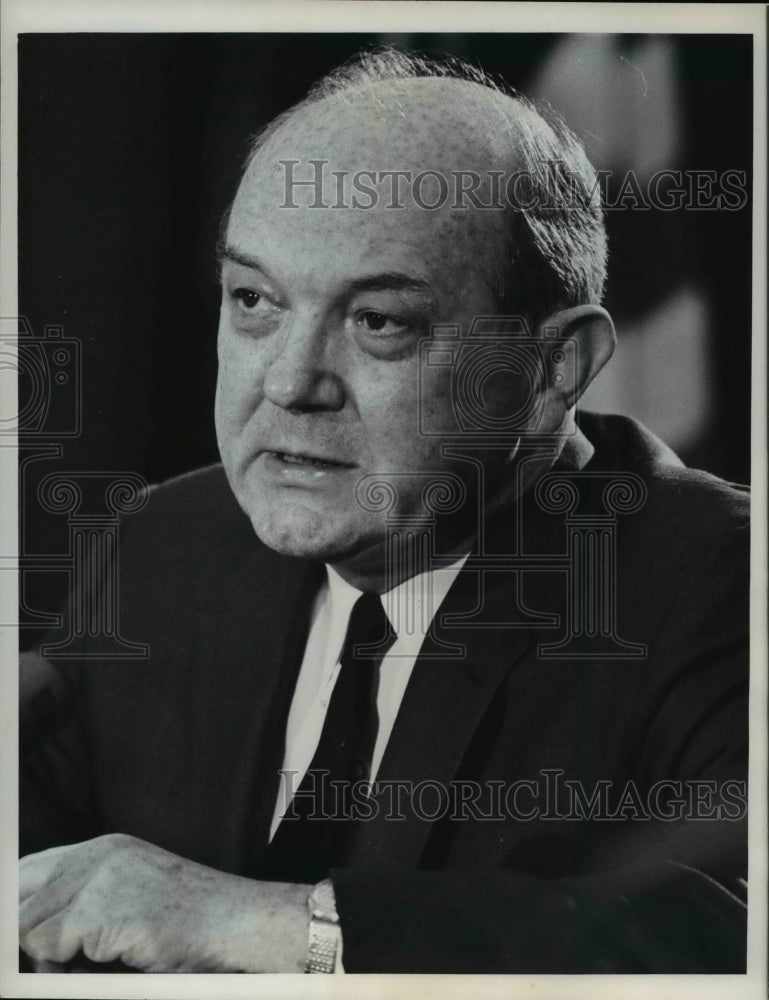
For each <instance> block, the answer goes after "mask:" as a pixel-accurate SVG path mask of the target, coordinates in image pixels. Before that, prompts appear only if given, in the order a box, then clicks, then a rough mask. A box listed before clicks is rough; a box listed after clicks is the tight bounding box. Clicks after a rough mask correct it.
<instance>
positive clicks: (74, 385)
mask: <svg viewBox="0 0 769 1000" xmlns="http://www.w3.org/2000/svg"><path fill="white" fill-rule="evenodd" d="M0 368H1V369H2V374H3V376H4V377H5V378H16V379H17V386H18V406H17V409H16V413H14V414H7V415H6V414H4V415H3V417H2V420H0V447H13V446H16V447H17V448H18V455H19V504H18V511H19V535H18V537H19V549H18V555H14V556H11V555H8V554H5V553H3V554H0V569H2V570H3V571H5V572H14V573H17V574H18V576H19V593H20V601H19V617H18V619H17V620H15V621H7V622H3V623H2V624H3V625H4V626H6V627H12V628H19V629H25V628H33V627H34V628H38V629H39V628H44V629H46V630H47V631H48V633H49V634H51V633H55V635H56V637H57V640H56V641H52V642H47V643H44V645H43V646H42V648H41V652H42V653H43V655H44V656H46V657H47V658H48V659H56V658H63V657H67V656H72V655H74V653H75V652H77V653H78V655H81V656H82V655H83V653H82V651H81V650H80V645H79V644H80V642H81V640H83V639H85V638H87V639H88V642H89V645H88V652H87V653H86V654H85V655H87V656H90V657H99V658H104V659H114V658H125V657H130V658H133V659H137V658H138V659H145V658H146V657H148V656H149V647H148V646H147V645H146V644H145V643H142V642H137V641H132V640H129V639H127V638H125V637H124V636H123V635H122V633H121V630H120V575H119V535H120V518H121V516H122V515H123V514H128V513H134V512H136V511H138V510H140V509H141V507H143V506H144V505H145V504H146V502H147V489H148V485H147V482H146V481H145V479H144V478H143V477H142V476H140V475H138V474H137V473H135V472H124V471H104V472H98V473H97V472H93V471H90V470H89V471H85V470H84V471H68V472H66V473H65V472H51V473H48V474H46V475H45V476H43V477H42V478H41V479H40V480H39V482H38V485H37V489H35V487H34V480H35V479H36V478H38V469H40V468H41V466H42V465H43V464H48V463H51V462H53V463H57V462H61V460H62V459H63V457H64V452H65V447H66V444H67V442H68V441H73V440H75V439H77V438H79V437H80V436H81V434H82V433H83V430H84V427H83V345H82V343H81V341H80V340H79V339H78V338H76V337H71V336H67V335H65V332H64V329H63V327H62V326H61V325H58V324H57V325H46V326H45V327H44V328H43V330H42V332H41V333H40V334H38V333H36V332H35V331H34V330H33V328H32V326H31V324H30V323H29V321H28V320H27V319H26V318H25V317H4V318H2V319H1V320H0ZM33 497H34V501H35V503H36V505H37V509H38V510H42V511H44V512H45V513H47V514H51V515H54V516H61V517H62V518H65V519H66V528H67V542H66V544H65V546H63V549H62V550H61V551H48V552H40V551H35V550H34V549H33V546H32V544H31V541H32V540H31V538H30V531H29V526H28V523H27V516H26V515H27V513H28V512H29V511H30V510H31V509H32V507H31V503H30V501H31V500H32V498H33ZM48 574H60V575H64V577H65V578H66V581H67V590H68V592H69V594H70V600H69V602H68V603H67V604H66V605H65V607H64V610H63V611H61V612H59V613H51V612H50V611H42V610H40V609H39V608H36V607H34V606H33V605H32V604H31V603H30V602H29V600H28V597H27V590H28V587H27V585H26V583H27V579H28V578H29V577H32V576H33V575H34V576H37V577H39V576H40V575H48Z"/></svg>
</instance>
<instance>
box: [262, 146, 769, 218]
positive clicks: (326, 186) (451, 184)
mask: <svg viewBox="0 0 769 1000" xmlns="http://www.w3.org/2000/svg"><path fill="white" fill-rule="evenodd" d="M278 162H279V163H280V165H281V167H282V170H283V201H282V202H281V203H280V208H288V209H291V208H300V207H307V208H313V209H321V208H327V209H354V210H356V211H367V210H370V209H376V208H387V209H393V210H398V209H405V208H406V207H407V205H416V206H417V207H418V208H421V209H424V210H425V211H428V212H430V211H435V210H436V209H440V208H450V209H454V210H457V209H458V210H462V209H477V210H481V211H499V210H505V209H512V210H514V211H519V212H533V211H537V212H547V211H569V210H572V209H577V208H579V209H584V208H586V207H588V206H590V205H595V206H598V205H600V206H601V207H602V208H603V209H604V211H628V210H635V211H638V210H640V211H650V210H651V209H659V210H660V211H663V212H672V211H677V210H680V209H686V210H687V211H692V210H694V211H713V212H724V211H726V212H736V211H739V210H740V209H742V208H745V206H746V205H747V204H748V199H749V188H748V177H747V173H746V171H745V170H737V169H733V170H722V171H716V170H705V169H703V170H676V169H669V168H665V169H660V170H657V171H655V172H654V173H652V174H650V175H649V176H641V175H639V174H638V173H637V172H636V171H634V170H627V171H625V172H624V173H622V174H617V172H616V171H612V170H598V171H596V172H595V176H594V179H593V180H592V181H591V183H590V184H588V183H587V181H586V180H585V178H584V177H582V176H580V175H578V174H575V173H573V172H571V171H569V169H568V168H567V167H566V166H565V164H564V163H563V162H562V161H561V160H548V161H547V162H545V163H543V164H542V166H541V169H538V170H536V171H531V170H516V171H512V172H507V171H504V170H486V171H477V170H450V171H441V170H429V169H428V170H419V171H415V170H394V169H393V170H357V171H349V170H331V169H329V166H330V164H329V161H328V160H325V159H309V160H293V159H285V160H279V161H278ZM299 197H301V198H302V204H301V205H300V203H299V202H298V201H297V198H299Z"/></svg>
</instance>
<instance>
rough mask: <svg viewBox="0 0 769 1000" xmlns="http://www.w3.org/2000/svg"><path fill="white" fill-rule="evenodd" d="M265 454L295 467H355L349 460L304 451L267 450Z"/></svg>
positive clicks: (332, 468) (330, 468) (324, 468)
mask: <svg viewBox="0 0 769 1000" xmlns="http://www.w3.org/2000/svg"><path fill="white" fill-rule="evenodd" d="M267 455H268V456H269V457H270V458H272V459H274V460H276V461H278V462H280V463H282V464H284V465H287V466H293V467H295V468H297V469H319V470H334V469H353V468H355V466H354V465H353V464H352V463H350V462H340V461H338V460H337V459H333V458H328V457H326V456H320V455H310V454H307V453H306V452H294V451H268V452H267Z"/></svg>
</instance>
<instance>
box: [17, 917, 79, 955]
mask: <svg viewBox="0 0 769 1000" xmlns="http://www.w3.org/2000/svg"><path fill="white" fill-rule="evenodd" d="M83 936H84V935H83V933H82V928H77V927H76V926H73V922H72V921H68V920H67V919H66V917H62V915H61V914H57V915H56V916H55V917H52V918H51V919H50V920H44V921H43V922H42V923H40V924H37V925H36V926H35V927H33V928H32V929H31V930H29V931H26V932H24V933H21V932H20V933H19V946H20V947H21V949H22V950H23V951H24V952H26V953H27V955H29V956H30V958H32V959H34V960H35V962H58V963H61V962H68V961H69V960H70V959H72V958H74V957H75V955H77V953H78V952H79V951H80V950H81V948H82V940H83Z"/></svg>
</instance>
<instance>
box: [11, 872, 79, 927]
mask: <svg viewBox="0 0 769 1000" xmlns="http://www.w3.org/2000/svg"><path fill="white" fill-rule="evenodd" d="M77 891H78V885H77V884H73V883H72V881H71V880H69V879H67V878H65V877H64V876H63V874H62V876H61V877H60V878H58V879H57V880H55V881H53V882H51V883H49V884H48V885H45V886H43V887H42V888H41V889H39V890H38V891H37V892H33V893H31V894H30V895H29V896H26V897H25V898H24V899H23V900H21V901H20V903H19V933H20V934H27V933H28V932H29V931H31V930H32V929H33V928H34V927H36V926H37V925H38V924H41V923H43V922H44V921H45V920H50V919H51V918H52V917H55V916H56V915H57V914H61V913H63V912H64V910H66V908H67V907H68V906H69V905H70V903H71V901H72V898H73V897H74V895H75V894H76V892H77Z"/></svg>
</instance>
